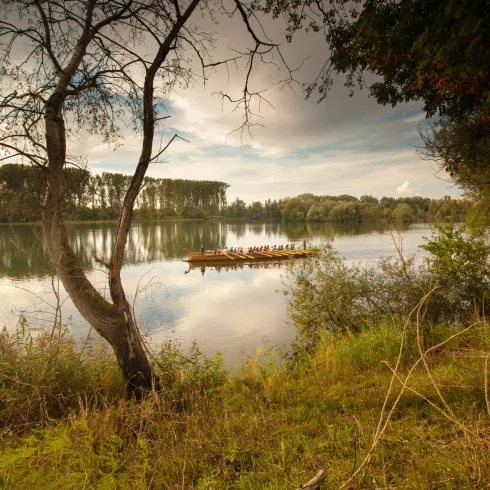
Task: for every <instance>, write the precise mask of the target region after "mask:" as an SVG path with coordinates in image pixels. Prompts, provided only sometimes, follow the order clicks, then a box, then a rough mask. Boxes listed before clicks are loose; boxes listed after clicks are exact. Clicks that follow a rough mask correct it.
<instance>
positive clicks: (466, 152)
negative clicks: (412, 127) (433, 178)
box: [419, 117, 490, 199]
mask: <svg viewBox="0 0 490 490" xmlns="http://www.w3.org/2000/svg"><path fill="white" fill-rule="evenodd" d="M420 134H421V136H422V138H423V140H424V146H423V147H422V148H420V150H419V152H420V153H421V155H422V156H423V158H426V159H428V160H432V161H435V162H437V164H438V165H439V168H440V169H441V170H444V171H446V172H447V173H448V174H449V175H450V176H451V178H452V179H453V180H454V181H455V182H456V184H458V185H459V186H460V187H462V188H463V189H464V190H465V192H466V193H467V194H468V195H469V196H471V197H474V198H477V199H490V154H489V152H488V148H489V145H490V124H489V123H488V122H487V121H483V120H478V119H477V118H475V117H467V118H465V119H462V120H459V121H451V120H449V119H447V118H444V119H442V120H440V121H438V122H437V123H436V124H434V125H433V126H432V127H431V128H430V130H429V131H426V132H421V133H420Z"/></svg>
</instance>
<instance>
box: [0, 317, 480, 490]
mask: <svg viewBox="0 0 490 490" xmlns="http://www.w3.org/2000/svg"><path fill="white" fill-rule="evenodd" d="M459 330H460V329H458V328H455V327H454V328H452V329H451V328H449V327H443V326H439V327H437V328H433V329H431V332H430V334H428V335H427V336H426V337H425V339H424V342H425V345H426V346H429V345H434V344H437V343H439V342H440V341H441V340H442V339H445V338H446V337H448V336H449V335H451V334H454V333H457V332H458V331H459ZM407 333H408V339H407V349H406V352H405V354H404V355H403V357H402V363H401V366H400V375H405V374H406V373H407V372H408V370H409V369H410V366H412V365H413V362H414V360H415V358H416V357H417V347H416V341H415V338H414V335H415V326H414V325H413V324H412V325H411V326H410V328H409V330H408V332H407ZM488 334H489V326H488V325H487V324H486V323H485V322H480V323H479V324H478V325H475V326H474V327H473V328H472V329H470V330H469V331H468V332H467V333H465V334H464V335H461V336H459V337H457V338H455V339H454V340H453V341H452V342H451V343H449V344H446V345H445V346H444V348H441V349H439V350H437V352H435V353H434V354H433V355H431V357H430V365H431V372H432V375H433V377H434V379H435V380H436V382H437V384H438V386H439V387H440V390H441V391H442V393H443V396H444V397H445V400H446V401H447V403H448V404H449V405H450V406H451V410H452V413H453V414H454V416H455V417H456V418H457V420H458V421H459V422H460V423H461V426H458V425H457V424H455V423H453V422H451V421H450V420H448V419H447V417H446V416H445V415H444V414H443V413H442V411H444V410H445V408H444V406H442V405H441V402H440V400H439V399H438V395H437V392H436V391H435V389H434V386H433V385H432V384H431V383H430V381H429V379H428V377H427V373H426V372H425V371H424V369H423V367H421V366H419V368H417V369H416V370H415V371H414V373H413V374H412V378H411V381H410V386H411V387H412V388H413V389H414V390H416V391H417V392H418V393H420V394H421V395H423V396H425V397H427V400H424V399H422V398H421V396H419V395H417V394H415V393H413V392H410V391H406V392H405V394H404V395H403V397H402V399H401V402H400V404H399V405H398V408H397V409H396V411H395V413H394V414H393V416H392V418H391V421H390V424H389V427H388V429H387V431H386V432H385V434H384V435H383V437H382V438H381V440H380V442H379V444H378V446H377V448H376V450H375V452H374V453H373V459H372V461H371V462H370V464H369V465H368V466H367V467H366V469H365V471H364V472H362V473H361V475H360V477H359V478H358V479H357V480H356V481H355V482H354V487H355V488H362V489H366V488H379V487H382V488H387V487H390V488H414V489H428V488H434V489H436V488H437V489H441V488H445V489H453V488H482V487H484V486H485V485H487V484H490V456H489V454H490V451H489V449H490V431H489V430H488V427H489V422H490V417H489V413H487V407H486V402H485V393H484V364H485V352H486V351H488V350H489V349H490V343H489V338H490V337H489V335H488ZM401 338H402V328H401V326H400V325H397V324H390V323H386V324H383V325H381V326H380V327H379V328H377V329H367V330H364V331H363V332H361V333H360V334H359V335H357V336H347V337H346V336H339V335H334V334H331V335H329V336H325V337H322V339H321V340H320V342H319V343H318V344H317V349H316V351H315V354H313V355H311V354H310V355H305V356H300V357H298V358H296V364H295V366H294V368H292V369H291V368H287V367H285V366H282V367H277V366H273V365H272V363H270V364H266V365H258V364H257V363H256V359H250V360H248V362H246V363H245V365H244V367H243V369H242V371H240V372H237V373H235V374H233V375H229V376H228V377H227V376H226V374H225V372H224V370H223V367H222V365H221V364H220V362H219V360H218V361H212V360H206V361H205V362H203V359H202V357H201V356H199V354H198V353H194V355H193V356H192V357H191V358H188V357H184V356H182V355H181V354H179V353H178V351H175V350H172V349H171V350H170V351H169V350H168V349H166V351H167V352H170V355H167V354H165V355H163V358H164V359H166V362H167V364H166V365H162V368H163V369H164V370H165V372H166V373H167V374H168V379H167V380H166V381H167V386H168V391H167V392H166V393H164V394H163V395H161V396H159V395H154V396H152V397H150V398H149V399H147V400H145V401H143V402H142V403H140V404H134V403H132V402H128V401H124V400H123V399H122V398H121V397H119V396H118V395H117V389H115V390H114V391H113V392H112V393H113V396H112V398H111V395H110V391H108V388H107V387H108V386H113V387H117V386H119V387H120V388H122V386H123V383H122V380H121V379H120V375H119V373H118V370H117V365H116V362H115V360H114V359H113V357H112V354H111V353H110V352H109V351H107V350H103V351H102V350H101V351H97V350H89V351H86V352H85V353H84V358H85V361H86V362H85V363H82V366H92V369H93V372H92V374H90V373H79V375H80V377H79V378H78V379H79V380H80V379H81V375H82V374H83V376H84V377H85V378H86V382H85V383H83V382H81V381H79V384H78V386H76V384H75V381H73V380H72V377H73V376H74V375H75V373H74V372H73V371H72V370H74V369H83V368H80V367H79V366H80V364H79V363H78V362H75V359H72V357H71V356H72V352H75V351H76V347H75V346H74V344H73V343H72V342H70V341H69V339H66V340H62V342H61V345H59V346H58V349H59V351H60V356H62V357H64V358H65V360H64V362H63V363H61V362H60V363H58V368H57V372H58V375H59V376H61V377H62V378H65V381H64V383H68V384H69V386H70V390H71V393H72V398H73V400H74V402H73V403H71V404H69V406H68V405H67V406H65V407H64V409H65V410H64V411H61V412H59V413H58V416H59V419H58V420H55V419H54V417H56V414H55V413H54V412H51V413H49V414H48V415H50V416H49V417H48V418H47V419H46V420H45V423H44V425H42V426H41V425H38V426H37V427H38V428H35V426H36V424H37V422H36V418H35V417H34V416H32V418H31V420H26V419H23V420H22V422H23V423H24V424H25V423H27V422H29V423H30V427H31V428H30V430H27V432H26V434H25V435H23V436H22V435H20V434H19V435H16V434H14V433H13V432H12V431H13V430H14V429H13V428H12V427H13V426H12V425H11V424H12V416H13V415H12V414H14V413H15V414H16V416H17V417H18V416H19V414H18V412H19V411H20V410H16V407H15V406H9V405H7V406H5V405H4V406H3V407H2V436H3V437H2V446H1V454H0V477H1V479H2V480H1V481H2V484H3V486H4V487H5V488H12V489H16V488H19V489H20V488H77V489H82V488H135V489H138V488H159V489H163V488H166V489H174V488H196V489H205V488H207V489H230V488H237V489H245V488H247V489H252V488H255V489H257V488H271V489H285V488H296V487H297V486H298V485H299V484H301V483H305V482H306V481H308V480H309V479H310V478H311V477H312V476H313V475H314V474H316V472H317V471H318V470H319V469H320V468H325V469H326V470H328V477H327V480H326V482H325V483H324V487H323V488H338V486H339V484H341V483H342V482H344V481H345V480H347V479H348V478H349V476H350V475H351V473H352V472H353V470H354V468H355V467H357V466H358V465H359V463H360V461H362V459H363V458H364V456H365V454H366V453H367V452H368V450H369V448H370V446H371V443H372V435H373V433H374V431H375V429H376V425H377V421H378V419H379V416H380V411H381V407H382V404H383V400H384V397H385V394H386V392H387V389H388V385H389V381H390V374H391V373H390V370H389V369H388V367H387V365H386V364H384V363H383V361H386V362H388V363H389V364H390V365H392V366H393V365H394V364H395V363H396V359H397V355H398V350H399V345H400V341H401ZM40 342H41V341H39V343H38V340H37V339H32V340H31V347H30V348H31V349H35V350H36V351H38V355H37V356H36V359H38V360H39V359H40V356H41V352H47V351H48V349H47V346H46V345H45V348H43V347H42V345H41V343H40ZM17 348H21V346H20V344H17ZM102 353H103V354H102ZM10 355H12V354H10ZM4 356H5V353H3V354H2V357H3V361H6V358H5V357H4ZM30 362H31V361H30V360H29V359H27V358H25V359H24V360H23V362H21V361H20V360H18V364H17V374H15V376H16V378H15V381H14V378H12V377H11V379H9V378H6V377H2V399H5V396H6V395H7V394H8V393H9V392H10V393H11V394H12V393H13V392H14V391H15V390H18V391H17V392H16V395H15V396H16V402H17V407H19V408H20V407H21V405H19V404H20V403H22V401H23V400H24V403H26V400H27V399H31V402H34V401H35V398H36V396H37V392H36V390H35V389H33V388H32V389H31V390H30V391H29V389H27V388H28V386H26V385H22V384H20V383H23V382H25V380H26V378H25V376H26V373H27V372H28V365H29V363H30ZM32 362H34V363H35V360H33V361H32ZM101 363H103V364H101ZM4 366H5V364H3V365H2V372H4V371H3V369H4ZM102 366H104V373H103V375H99V378H98V379H96V376H95V372H96V371H97V370H100V369H101V368H102ZM33 367H34V366H33ZM107 368H109V369H107ZM34 371H35V369H31V370H30V373H31V374H30V375H31V376H32V375H33V372H34ZM13 374H14V373H12V372H11V375H13ZM68 374H69V375H68ZM87 375H88V377H87ZM52 376H53V375H52V374H51V375H49V376H48V379H46V381H45V383H50V382H52V380H53V378H52ZM32 381H35V380H32ZM70 383H71V384H70ZM60 387H61V384H60V385H59V386H57V387H53V390H54V391H53V393H51V395H53V394H54V392H55V391H56V390H59V389H60ZM399 390H400V383H395V394H394V395H393V396H391V397H390V399H389V404H390V405H391V404H392V403H393V401H394V397H395V395H396V392H398V391H399ZM67 391H69V390H68V389H67V388H66V387H65V395H64V396H59V398H58V400H59V404H60V406H61V405H63V404H64V403H67V400H69V399H70V397H69V396H66V393H67ZM102 394H103V396H102ZM45 395H46V396H47V399H49V398H50V396H49V394H48V393H45ZM431 403H432V404H435V405H437V406H438V407H442V411H441V410H440V409H437V408H434V406H431ZM50 407H51V405H49V404H48V405H46V409H47V410H50V409H51V408H50ZM8 413H10V414H11V417H10V418H9V417H8V416H6V414H8ZM31 414H32V412H31ZM56 418H58V417H56ZM24 429H25V430H26V429H29V428H28V427H27V426H24Z"/></svg>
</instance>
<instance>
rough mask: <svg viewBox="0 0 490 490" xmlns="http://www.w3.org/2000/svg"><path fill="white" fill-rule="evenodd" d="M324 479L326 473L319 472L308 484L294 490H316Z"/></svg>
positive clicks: (323, 471)
mask: <svg viewBox="0 0 490 490" xmlns="http://www.w3.org/2000/svg"><path fill="white" fill-rule="evenodd" d="M325 478H327V472H326V471H325V470H320V471H319V472H318V473H317V474H316V476H315V477H313V478H312V479H311V480H310V481H309V482H308V483H305V484H304V485H300V486H299V487H298V488H297V489H296V490H304V489H308V490H318V489H319V488H320V485H321V484H322V482H323V480H325Z"/></svg>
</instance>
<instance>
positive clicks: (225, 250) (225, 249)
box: [223, 245, 229, 255]
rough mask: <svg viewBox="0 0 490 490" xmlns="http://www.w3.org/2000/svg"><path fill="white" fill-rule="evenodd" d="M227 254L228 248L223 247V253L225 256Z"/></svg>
mask: <svg viewBox="0 0 490 490" xmlns="http://www.w3.org/2000/svg"><path fill="white" fill-rule="evenodd" d="M228 252H229V250H228V247H227V246H226V245H225V248H224V249H223V253H224V254H225V255H226V254H227V253H228Z"/></svg>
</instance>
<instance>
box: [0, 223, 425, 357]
mask: <svg viewBox="0 0 490 490" xmlns="http://www.w3.org/2000/svg"><path fill="white" fill-rule="evenodd" d="M115 231H116V225H114V224H77V225H70V226H69V236H70V242H71V244H72V247H73V248H74V250H75V251H76V254H77V257H78V260H79V263H80V264H82V266H83V268H84V269H85V270H86V271H87V274H88V275H89V277H90V278H91V279H92V281H94V282H95V283H96V284H97V285H98V287H99V288H100V290H101V291H105V286H106V275H105V273H104V270H102V269H101V268H100V266H98V265H97V264H96V263H95V262H94V261H93V259H92V257H93V254H94V252H95V251H97V256H99V257H101V258H107V257H108V256H109V253H110V250H111V246H112V243H113V238H114V233H115ZM40 233H41V230H40V228H39V227H30V226H15V227H12V228H10V227H8V226H0V327H3V326H5V327H6V328H7V329H9V330H11V329H14V328H15V325H16V324H17V322H18V320H19V316H20V315H21V314H22V315H24V316H25V317H26V318H27V319H28V322H29V325H30V326H31V327H32V328H39V327H40V326H43V325H48V324H49V321H50V319H52V315H53V309H52V308H51V306H50V305H52V304H53V303H54V294H53V291H52V283H53V279H52V276H51V270H52V269H51V267H50V265H49V263H48V261H47V256H46V253H45V250H44V248H43V245H42V243H41V237H40ZM401 235H402V237H403V247H404V251H405V252H406V253H420V250H419V249H418V245H420V244H422V243H423V242H424V237H425V236H429V235H430V230H429V228H428V225H426V224H416V225H411V226H410V227H408V228H407V229H405V230H402V231H401ZM327 236H328V237H332V236H333V237H334V247H335V248H337V249H338V250H339V251H340V252H341V254H342V256H343V257H345V259H346V260H347V261H363V262H374V261H377V260H379V258H380V257H382V256H389V255H395V254H396V250H395V247H394V244H393V239H392V237H391V235H390V233H389V232H388V231H387V230H383V229H381V228H379V227H376V226H374V225H351V226H332V225H326V224H310V223H294V224H281V223H265V224H263V223H262V224H258V223H253V224H246V223H224V222H218V221H209V222H164V223H137V224H134V225H133V227H132V228H131V232H130V236H129V241H128V246H127V253H126V265H125V267H124V269H123V271H122V277H123V282H124V285H125V289H126V292H127V294H128V297H130V301H133V300H134V304H135V311H136V315H137V317H138V319H139V320H140V322H141V323H142V324H143V325H144V329H145V330H146V331H147V332H148V334H149V335H150V336H151V341H152V343H153V344H160V343H162V342H164V341H165V340H166V339H169V338H170V339H172V340H175V341H178V342H180V343H181V345H182V346H183V347H184V348H187V347H189V346H190V345H191V344H192V343H193V341H194V340H195V341H197V343H198V345H199V347H200V348H201V350H202V351H203V352H205V353H206V354H211V355H212V354H214V353H215V352H217V351H221V352H222V353H223V355H224V359H225V361H226V362H227V364H228V365H232V364H234V363H235V362H239V361H240V359H242V358H243V356H244V355H251V354H255V352H256V351H257V349H259V348H260V349H264V348H267V347H268V346H281V347H286V348H287V345H288V343H289V341H290V340H291V338H292V337H293V336H294V329H293V327H292V326H291V325H288V323H287V317H286V306H285V301H284V296H283V294H282V293H281V291H282V289H283V281H284V277H283V276H284V275H285V274H286V273H287V269H286V267H285V266H278V265H277V266H276V265H274V264H268V265H267V266H265V265H264V266H262V267H253V266H252V267H249V266H248V265H244V266H243V267H242V268H240V267H237V268H234V267H221V268H219V267H218V268H201V267H197V268H191V267H190V266H189V264H187V263H186V262H183V260H184V259H185V257H186V252H185V251H184V247H186V248H188V249H189V250H198V249H199V246H200V244H201V243H204V245H205V246H206V248H209V249H212V248H215V247H216V246H218V245H221V246H224V245H228V246H233V245H236V246H243V247H246V246H251V245H263V244H270V245H273V244H276V245H279V244H286V243H291V242H296V243H298V244H299V243H300V242H302V240H303V238H306V240H307V241H308V242H309V243H311V244H312V245H320V243H321V242H322V240H323V239H324V238H325V237H327ZM298 260H299V259H298ZM54 284H55V285H56V281H54ZM137 291H139V292H138V294H136V298H135V293H136V292H137ZM60 296H61V299H62V302H63V316H64V320H65V321H66V322H67V323H68V324H69V328H70V331H71V332H72V333H73V334H75V335H77V336H80V337H85V336H86V335H87V333H88V331H89V327H88V325H87V324H86V322H85V321H84V320H83V318H82V317H81V316H80V315H79V314H78V312H77V311H76V309H75V308H74V306H73V305H72V303H71V301H70V300H69V298H68V297H67V295H66V294H65V293H64V291H63V290H62V288H61V291H60Z"/></svg>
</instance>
